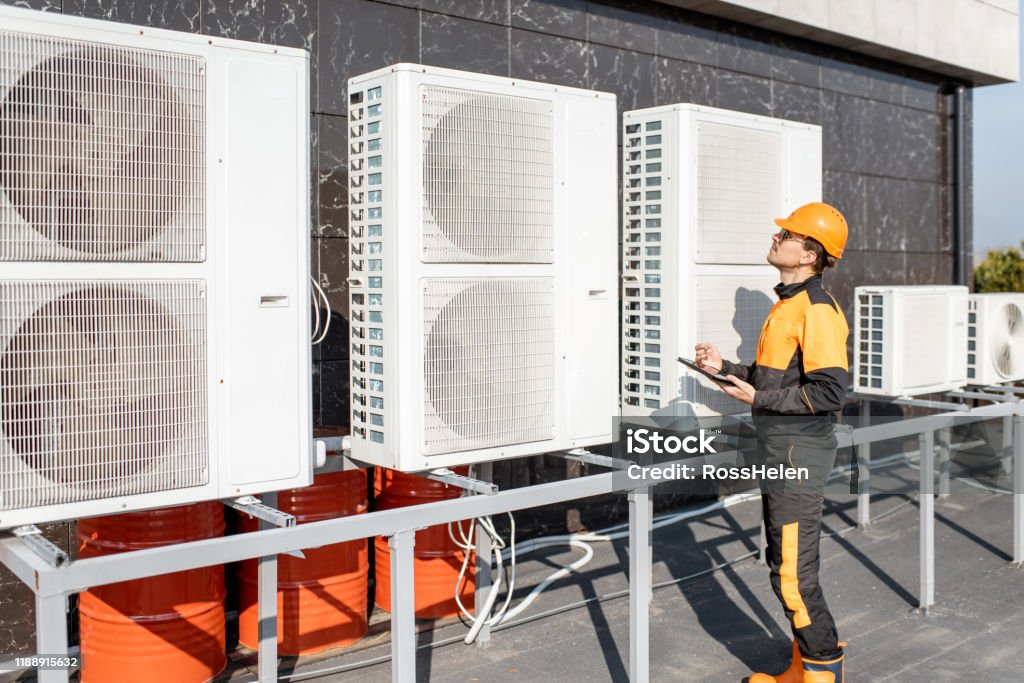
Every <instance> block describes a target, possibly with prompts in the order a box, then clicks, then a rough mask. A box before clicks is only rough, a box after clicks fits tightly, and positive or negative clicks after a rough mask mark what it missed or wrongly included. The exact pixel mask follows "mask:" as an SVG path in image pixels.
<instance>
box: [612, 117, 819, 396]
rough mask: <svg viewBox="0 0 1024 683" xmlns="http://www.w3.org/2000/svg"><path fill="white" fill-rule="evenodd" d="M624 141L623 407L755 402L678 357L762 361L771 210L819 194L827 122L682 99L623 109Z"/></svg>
mask: <svg viewBox="0 0 1024 683" xmlns="http://www.w3.org/2000/svg"><path fill="white" fill-rule="evenodd" d="M622 140H623V183H622V191H623V194H624V196H623V202H622V206H623V212H624V216H623V227H624V232H623V258H622V261H623V266H622V267H623V283H622V302H623V320H622V323H623V324H622V333H623V347H622V359H623V365H622V413H623V415H624V416H649V415H672V416H687V415H695V416H703V415H717V414H733V413H742V412H746V411H748V410H749V408H748V407H747V406H745V405H743V404H742V403H739V402H738V401H734V400H733V399H731V398H729V397H728V396H726V395H725V394H724V393H723V392H722V391H721V390H720V389H719V388H718V387H717V386H715V384H714V383H713V382H712V381H711V380H708V379H705V378H704V377H701V376H698V375H697V374H696V373H694V372H691V371H688V370H686V368H684V367H683V366H682V364H680V363H679V362H678V361H677V360H676V358H677V356H683V357H686V358H692V357H693V355H694V348H693V347H694V345H695V344H696V343H698V342H702V341H707V342H712V343H714V344H715V345H717V346H718V347H719V349H720V350H721V351H722V355H723V356H724V357H725V358H726V359H729V360H732V361H737V360H738V361H742V362H744V363H751V362H753V360H754V358H755V356H756V353H757V342H758V339H759V337H760V334H761V327H762V325H763V323H764V321H765V318H766V317H767V316H768V313H769V312H770V310H771V308H772V306H773V305H774V303H775V301H776V296H775V294H774V292H773V291H772V288H773V287H774V286H775V284H776V283H777V282H778V281H779V276H778V271H777V270H776V269H775V268H774V267H773V266H771V265H768V264H767V262H766V260H765V259H766V257H767V254H768V250H769V248H770V247H771V235H772V234H773V233H774V232H776V231H777V230H778V228H777V227H776V226H775V223H774V219H775V218H779V217H783V216H788V215H789V214H790V213H791V212H792V210H793V209H795V208H796V207H798V206H800V205H802V204H805V203H807V202H811V201H819V200H820V199H821V128H820V127H818V126H813V125H808V124H804V123H795V122H792V121H782V120H780V119H772V118H767V117H764V116H754V115H751V114H743V113H740V112H733V111H726V110H722V109H712V108H709V107H700V106H696V105H691V104H677V105H671V106H665V107H656V108H653V109H641V110H638V111H629V112H626V113H625V114H624V115H623V136H622Z"/></svg>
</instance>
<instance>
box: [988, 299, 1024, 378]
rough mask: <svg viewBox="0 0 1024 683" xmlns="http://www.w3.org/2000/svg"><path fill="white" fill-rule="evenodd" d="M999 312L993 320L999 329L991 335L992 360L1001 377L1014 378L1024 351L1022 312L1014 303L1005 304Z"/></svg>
mask: <svg viewBox="0 0 1024 683" xmlns="http://www.w3.org/2000/svg"><path fill="white" fill-rule="evenodd" d="M999 313H1000V314H999V315H998V316H996V317H995V321H994V322H995V323H996V324H998V326H999V328H1001V329H998V330H996V334H993V335H992V360H993V363H994V364H995V367H996V372H998V373H999V375H1000V376H1001V377H1003V378H1016V377H1017V376H1018V375H1020V363H1021V358H1020V357H1019V356H1020V355H1021V354H1022V353H1024V313H1022V312H1021V310H1020V307H1018V306H1017V305H1016V304H1006V305H1005V306H1003V308H1002V310H1000V312H999Z"/></svg>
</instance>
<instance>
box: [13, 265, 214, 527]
mask: <svg viewBox="0 0 1024 683" xmlns="http://www.w3.org/2000/svg"><path fill="white" fill-rule="evenodd" d="M205 308H206V307H205V291H204V285H203V283H202V282H200V281H196V280H177V281H159V280H152V281H141V280H134V281H118V282H116V283H115V282H109V283H103V282H83V281H22V282H13V281H3V282H0V348H2V349H3V351H2V353H0V491H3V492H4V498H3V499H2V500H0V510H11V509H18V508H24V507H36V506H41V505H53V504H60V503H73V502H80V501H88V500H97V499H101V498H108V497H112V496H127V495H132V494H140V493H149V492H155V491H167V490H172V489H178V488H185V487H190V486H199V485H203V484H206V483H207V482H208V480H209V468H208V455H209V454H208V444H207V436H206V433H207V429H206V427H207V425H206V415H207V396H206V382H207V378H206V360H205V359H206V353H205V338H206V329H205V324H206V323H205V321H206V311H205Z"/></svg>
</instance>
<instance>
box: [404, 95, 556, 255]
mask: <svg viewBox="0 0 1024 683" xmlns="http://www.w3.org/2000/svg"><path fill="white" fill-rule="evenodd" d="M422 95H423V205H424V216H423V260H424V261H426V262H432V263H461V262H490V263H551V262H552V251H553V249H554V237H553V232H554V227H553V226H554V215H553V206H554V202H553V189H552V184H553V178H554V161H553V158H554V155H553V151H552V149H553V143H552V140H553V130H552V126H553V116H552V111H551V103H550V102H548V101H543V100H533V99H528V98H525V97H508V96H504V95H493V94H483V93H479V92H473V91H467V90H457V89H454V88H442V87H435V86H424V87H423V91H422Z"/></svg>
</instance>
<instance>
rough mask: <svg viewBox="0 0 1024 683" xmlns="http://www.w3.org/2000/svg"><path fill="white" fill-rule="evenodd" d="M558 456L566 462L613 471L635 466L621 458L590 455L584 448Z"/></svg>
mask: <svg viewBox="0 0 1024 683" xmlns="http://www.w3.org/2000/svg"><path fill="white" fill-rule="evenodd" d="M558 455H559V456H561V457H563V458H565V459H566V460H575V461H576V462H585V463H587V464H588V465H599V466H601V467H610V468H611V469H613V470H624V469H627V468H628V467H629V466H630V465H635V464H636V463H635V462H632V461H630V460H623V459H622V458H613V457H612V456H610V455H598V454H597V453H591V452H590V451H588V450H587V449H585V448H574V449H572V450H571V451H566V452H565V453H558Z"/></svg>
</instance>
